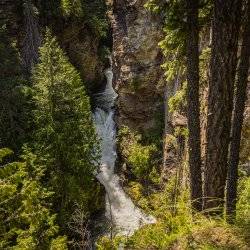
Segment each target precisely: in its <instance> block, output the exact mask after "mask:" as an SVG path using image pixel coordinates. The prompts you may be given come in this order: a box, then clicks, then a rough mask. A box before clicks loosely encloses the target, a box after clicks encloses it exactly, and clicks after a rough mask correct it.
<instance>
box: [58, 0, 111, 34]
mask: <svg viewBox="0 0 250 250" xmlns="http://www.w3.org/2000/svg"><path fill="white" fill-rule="evenodd" d="M61 8H62V11H63V13H64V16H65V17H67V18H69V17H73V18H76V19H79V20H84V21H85V23H86V24H87V25H88V26H89V28H90V29H91V30H92V31H93V32H94V34H95V35H96V36H98V37H105V36H106V33H107V29H108V22H107V18H106V16H105V15H106V5H105V1H103V0H92V1H87V0H61Z"/></svg>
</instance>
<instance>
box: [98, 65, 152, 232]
mask: <svg viewBox="0 0 250 250" xmlns="http://www.w3.org/2000/svg"><path fill="white" fill-rule="evenodd" d="M105 76H106V78H107V84H106V88H105V90H104V91H103V92H102V93H99V94H97V95H96V96H95V97H96V103H97V108H96V109H95V111H94V115H93V116H94V123H95V127H96V131H97V134H98V136H99V138H100V139H101V166H100V169H99V172H98V174H97V176H96V177H97V179H98V180H99V181H100V183H101V184H103V186H104V187H105V190H106V213H105V216H106V217H107V218H108V219H109V220H111V223H112V225H114V227H115V229H116V231H117V232H118V234H120V235H131V234H133V232H134V231H135V230H136V229H138V228H139V227H140V226H142V225H144V224H148V223H154V222H155V219H154V218H153V217H152V216H147V215H145V214H144V213H143V212H142V211H141V210H140V209H139V208H137V207H136V206H135V205H134V204H133V202H132V200H131V199H130V198H129V197H128V196H127V194H126V193H125V192H124V190H123V188H122V186H121V185H120V181H119V177H118V175H117V174H115V173H114V169H115V162H116V158H117V153H116V124H115V121H114V103H115V99H116V97H117V94H116V93H115V91H114V89H113V87H112V79H113V72H112V67H110V68H108V69H106V70H105Z"/></svg>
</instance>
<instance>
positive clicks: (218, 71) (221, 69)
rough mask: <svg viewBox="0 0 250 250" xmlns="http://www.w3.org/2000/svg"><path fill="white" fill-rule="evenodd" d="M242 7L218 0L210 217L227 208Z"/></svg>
mask: <svg viewBox="0 0 250 250" xmlns="http://www.w3.org/2000/svg"><path fill="white" fill-rule="evenodd" d="M241 7H242V1H241V0H227V1H225V0H214V14H213V24H212V51H211V61H210V72H211V76H210V80H209V96H208V115H207V130H206V142H207V145H206V156H205V169H204V171H205V172H204V206H203V208H204V209H206V210H207V212H208V213H210V214H213V213H215V214H222V212H223V207H224V198H225V184H226V178H227V167H228V166H227V157H228V148H229V142H230V130H231V118H232V110H233V93H234V81H235V73H236V66H237V48H238V36H239V27H240V16H241Z"/></svg>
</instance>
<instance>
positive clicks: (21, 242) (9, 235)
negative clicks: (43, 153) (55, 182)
mask: <svg viewBox="0 0 250 250" xmlns="http://www.w3.org/2000/svg"><path fill="white" fill-rule="evenodd" d="M11 153H12V152H11V151H10V150H7V149H1V150H0V159H2V158H3V157H6V156H8V155H9V154H11ZM38 163H40V164H41V160H38V158H37V157H36V155H34V154H32V153H31V152H30V151H29V150H28V149H26V150H25V151H24V155H23V161H22V162H13V163H7V164H3V165H2V166H1V168H0V178H1V182H0V188H1V192H0V204H1V217H0V218H1V223H0V233H1V237H2V239H1V245H0V247H1V249H9V247H12V249H34V250H35V249H52V247H53V246H54V245H55V244H57V245H59V242H60V247H61V248H60V249H66V247H67V245H66V242H67V240H66V237H62V236H58V230H59V227H58V225H56V221H55V219H56V214H52V213H51V197H52V196H53V192H51V191H49V190H48V189H47V188H46V187H44V184H43V183H42V179H43V178H44V170H45V169H46V167H45V166H44V165H39V164H38ZM58 241H59V242H58Z"/></svg>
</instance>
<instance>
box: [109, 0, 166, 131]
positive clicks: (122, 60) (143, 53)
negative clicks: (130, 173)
mask: <svg viewBox="0 0 250 250" xmlns="http://www.w3.org/2000/svg"><path fill="white" fill-rule="evenodd" d="M145 3H146V0H134V1H129V0H113V1H112V0H111V1H110V0H107V5H108V8H109V17H110V20H111V25H112V29H113V69H114V83H115V88H116V90H117V92H118V94H119V97H118V113H119V115H118V126H122V125H125V126H128V127H129V128H131V129H134V130H138V131H142V132H143V131H146V130H148V129H151V128H153V127H154V126H155V124H156V121H155V116H154V114H155V113H157V112H159V110H160V109H161V108H162V106H163V90H162V89H161V88H160V87H159V86H163V85H164V84H163V81H164V77H163V72H162V70H161V67H160V65H161V64H162V54H161V51H160V48H159V46H158V42H159V41H160V40H161V38H162V36H163V34H162V24H161V19H160V17H158V16H155V15H153V14H152V13H150V12H149V11H147V10H146V9H145V8H144V6H143V5H144V4H145Z"/></svg>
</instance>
